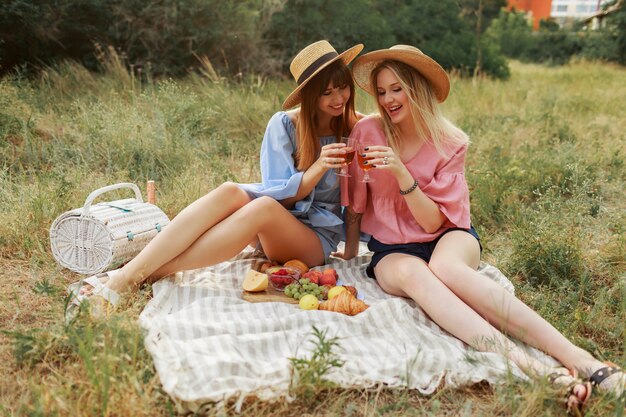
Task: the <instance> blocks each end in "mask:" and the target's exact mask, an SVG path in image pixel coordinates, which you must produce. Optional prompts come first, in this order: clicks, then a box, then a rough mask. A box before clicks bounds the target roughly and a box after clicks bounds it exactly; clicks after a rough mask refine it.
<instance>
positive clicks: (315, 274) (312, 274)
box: [302, 269, 322, 284]
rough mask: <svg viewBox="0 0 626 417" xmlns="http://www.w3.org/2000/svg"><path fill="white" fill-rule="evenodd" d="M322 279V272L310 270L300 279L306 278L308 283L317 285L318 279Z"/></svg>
mask: <svg viewBox="0 0 626 417" xmlns="http://www.w3.org/2000/svg"><path fill="white" fill-rule="evenodd" d="M321 277H322V271H317V270H315V269H310V270H309V271H308V272H305V273H304V274H303V275H302V278H308V279H309V281H310V282H312V283H313V284H319V283H320V278H321Z"/></svg>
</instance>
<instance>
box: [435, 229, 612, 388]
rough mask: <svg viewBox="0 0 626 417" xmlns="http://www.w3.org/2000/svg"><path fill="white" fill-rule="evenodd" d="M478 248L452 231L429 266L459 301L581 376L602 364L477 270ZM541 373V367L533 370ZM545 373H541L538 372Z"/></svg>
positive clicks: (470, 239) (465, 236)
mask: <svg viewBox="0 0 626 417" xmlns="http://www.w3.org/2000/svg"><path fill="white" fill-rule="evenodd" d="M479 252H480V250H479V247H478V242H477V241H476V239H475V238H474V237H473V236H471V235H470V234H469V233H466V232H463V231H453V232H449V233H447V234H446V235H445V236H443V237H442V238H441V240H440V241H439V243H438V244H437V247H436V248H435V251H434V253H433V256H432V258H431V261H430V263H429V268H430V269H431V270H432V271H433V272H434V274H435V275H436V276H437V277H438V278H439V279H440V280H441V281H442V282H443V283H444V284H445V285H446V286H447V287H448V288H450V289H451V290H452V291H453V292H454V293H455V294H456V295H457V296H458V297H459V298H460V299H461V300H463V301H464V302H465V303H467V304H468V305H469V306H470V307H471V308H472V309H473V310H475V311H476V312H478V313H479V314H480V315H481V316H483V317H485V318H486V319H487V320H488V321H489V322H490V323H492V324H493V325H494V326H496V327H497V328H499V329H502V331H505V332H507V333H509V334H511V335H513V336H514V337H516V338H518V339H520V340H522V341H524V342H526V343H527V344H529V345H531V346H534V347H536V348H539V349H541V350H543V351H544V352H546V353H548V354H549V355H551V356H553V357H555V358H556V359H558V360H559V361H560V362H561V363H563V364H564V365H565V366H566V367H567V368H569V369H575V370H578V371H579V372H581V374H582V375H584V376H588V375H589V374H590V373H592V372H593V371H595V370H596V369H599V368H600V367H602V366H604V365H603V364H602V362H600V361H598V360H597V359H595V358H594V357H593V356H592V355H591V354H590V353H589V352H587V351H585V350H583V349H581V348H579V347H578V346H576V345H574V344H573V343H572V342H570V341H569V340H568V339H567V338H566V337H565V336H563V335H562V334H561V333H560V332H559V331H558V330H556V329H555V328H554V327H553V326H552V325H551V324H550V323H548V322H547V321H546V320H545V319H543V318H542V317H541V316H539V314H537V313H536V312H535V311H534V310H532V309H531V308H530V307H528V306H527V305H526V304H524V303H523V302H522V301H521V300H519V299H518V298H516V297H515V296H514V295H512V294H511V293H509V292H508V291H506V290H505V289H504V288H503V287H502V286H500V285H499V284H497V283H496V282H494V281H492V280H490V279H489V278H487V277H485V276H483V275H481V274H479V273H478V272H477V271H476V267H477V266H478V261H479V256H480V253H479ZM536 371H538V372H541V369H536ZM541 373H542V374H545V370H544V372H541Z"/></svg>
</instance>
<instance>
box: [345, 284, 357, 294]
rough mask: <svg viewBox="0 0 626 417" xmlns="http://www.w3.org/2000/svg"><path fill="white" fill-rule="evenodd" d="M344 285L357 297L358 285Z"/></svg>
mask: <svg viewBox="0 0 626 417" xmlns="http://www.w3.org/2000/svg"><path fill="white" fill-rule="evenodd" d="M343 287H344V288H345V289H346V290H348V291H349V292H350V293H351V294H352V295H354V296H355V297H356V294H357V290H356V287H353V286H351V285H344V286H343Z"/></svg>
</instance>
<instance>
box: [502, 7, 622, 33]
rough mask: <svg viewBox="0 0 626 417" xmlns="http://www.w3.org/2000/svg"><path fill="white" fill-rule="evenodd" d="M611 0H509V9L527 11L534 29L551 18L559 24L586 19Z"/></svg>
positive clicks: (564, 24) (563, 24)
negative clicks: (542, 21)
mask: <svg viewBox="0 0 626 417" xmlns="http://www.w3.org/2000/svg"><path fill="white" fill-rule="evenodd" d="M609 1H610V0H508V5H507V10H512V9H515V10H517V11H525V12H526V13H527V15H528V18H529V19H531V20H532V24H533V29H534V30H537V29H539V22H540V21H541V20H544V19H548V18H551V19H553V20H554V21H555V22H556V23H558V24H559V26H566V25H570V24H572V23H573V22H575V21H579V20H585V19H588V18H589V17H591V16H593V15H595V14H597V13H598V12H601V11H602V6H603V5H604V4H605V3H608V2H609Z"/></svg>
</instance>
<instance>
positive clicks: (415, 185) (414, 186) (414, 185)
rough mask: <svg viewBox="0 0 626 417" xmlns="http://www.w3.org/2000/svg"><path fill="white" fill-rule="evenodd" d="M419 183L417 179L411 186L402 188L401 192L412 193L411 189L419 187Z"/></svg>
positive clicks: (403, 193)
mask: <svg viewBox="0 0 626 417" xmlns="http://www.w3.org/2000/svg"><path fill="white" fill-rule="evenodd" d="M417 186H418V184H417V180H415V181H414V182H413V185H411V187H409V188H407V189H406V190H400V194H402V195H407V194H408V193H410V192H411V191H413V190H415V189H416V188H417Z"/></svg>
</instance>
